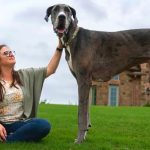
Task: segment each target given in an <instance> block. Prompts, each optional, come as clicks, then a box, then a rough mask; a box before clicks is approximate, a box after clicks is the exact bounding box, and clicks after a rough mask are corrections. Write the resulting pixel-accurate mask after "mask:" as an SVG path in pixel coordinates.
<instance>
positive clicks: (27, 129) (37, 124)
mask: <svg viewBox="0 0 150 150" xmlns="http://www.w3.org/2000/svg"><path fill="white" fill-rule="evenodd" d="M3 126H4V127H5V129H6V131H7V138H6V142H17V141H25V142H30V141H39V140H41V139H42V138H44V137H45V136H46V135H47V134H48V133H49V132H50V129H51V126H50V124H49V122H48V121H46V120H44V119H37V118H32V119H29V120H25V121H16V122H14V123H11V124H3Z"/></svg>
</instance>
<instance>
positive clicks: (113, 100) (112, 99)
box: [108, 85, 119, 106]
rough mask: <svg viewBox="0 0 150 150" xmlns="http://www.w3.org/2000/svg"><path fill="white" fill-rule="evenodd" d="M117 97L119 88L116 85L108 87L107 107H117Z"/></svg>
mask: <svg viewBox="0 0 150 150" xmlns="http://www.w3.org/2000/svg"><path fill="white" fill-rule="evenodd" d="M118 97H119V87H118V86H117V85H110V86H109V103H108V104H109V105H110V106H117V105H118Z"/></svg>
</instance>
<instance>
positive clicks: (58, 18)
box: [45, 4, 150, 143]
mask: <svg viewBox="0 0 150 150" xmlns="http://www.w3.org/2000/svg"><path fill="white" fill-rule="evenodd" d="M50 15H51V21H52V24H53V29H54V31H55V32H56V34H57V35H58V36H59V37H61V40H62V43H63V44H64V47H65V54H66V60H67V62H68V65H69V68H70V70H71V72H72V74H73V75H74V77H75V78H76V80H77V84H78V94H79V107H78V137H77V139H76V142H77V143H80V142H82V141H83V140H84V139H85V135H86V132H87V130H88V127H89V114H88V110H89V108H88V105H89V100H88V99H89V90H90V86H91V81H92V80H95V79H100V80H102V81H108V80H110V79H111V77H113V76H114V75H116V74H119V73H121V72H122V71H124V70H127V69H129V68H130V67H132V66H135V65H138V64H140V63H144V62H146V61H147V60H149V59H150V29H134V30H126V31H118V32H101V31H92V30H87V29H84V28H81V27H78V26H77V22H78V20H77V17H76V11H75V9H74V8H72V7H70V6H68V5H65V4H57V5H54V6H51V7H49V8H48V9H47V11H46V16H45V20H46V21H48V18H49V16H50Z"/></svg>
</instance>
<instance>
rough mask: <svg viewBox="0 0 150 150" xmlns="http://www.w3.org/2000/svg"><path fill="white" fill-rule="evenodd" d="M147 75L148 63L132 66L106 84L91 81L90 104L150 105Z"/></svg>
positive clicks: (148, 70) (149, 67) (149, 72)
mask: <svg viewBox="0 0 150 150" xmlns="http://www.w3.org/2000/svg"><path fill="white" fill-rule="evenodd" d="M149 74H150V62H148V63H144V64H141V65H138V66H134V67H132V68H130V69H129V70H127V71H125V72H122V73H121V74H119V75H116V76H114V77H113V78H112V79H111V80H110V81H108V82H101V81H93V82H92V87H91V91H90V102H91V103H92V104H94V105H111V106H118V105H120V106H143V105H150V88H147V87H148V83H149V80H150V78H149Z"/></svg>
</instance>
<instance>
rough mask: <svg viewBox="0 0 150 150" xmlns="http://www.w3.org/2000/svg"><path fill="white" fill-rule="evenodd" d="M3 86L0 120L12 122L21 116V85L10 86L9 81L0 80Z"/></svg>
mask: <svg viewBox="0 0 150 150" xmlns="http://www.w3.org/2000/svg"><path fill="white" fill-rule="evenodd" d="M0 82H1V83H2V85H3V86H4V88H5V91H4V99H3V101H2V102H0V121H2V122H14V121H18V120H20V119H21V118H22V116H23V92H22V89H21V87H20V86H19V85H18V84H16V87H17V88H16V87H14V86H13V87H10V85H11V83H10V82H9V81H4V80H1V81H0Z"/></svg>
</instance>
